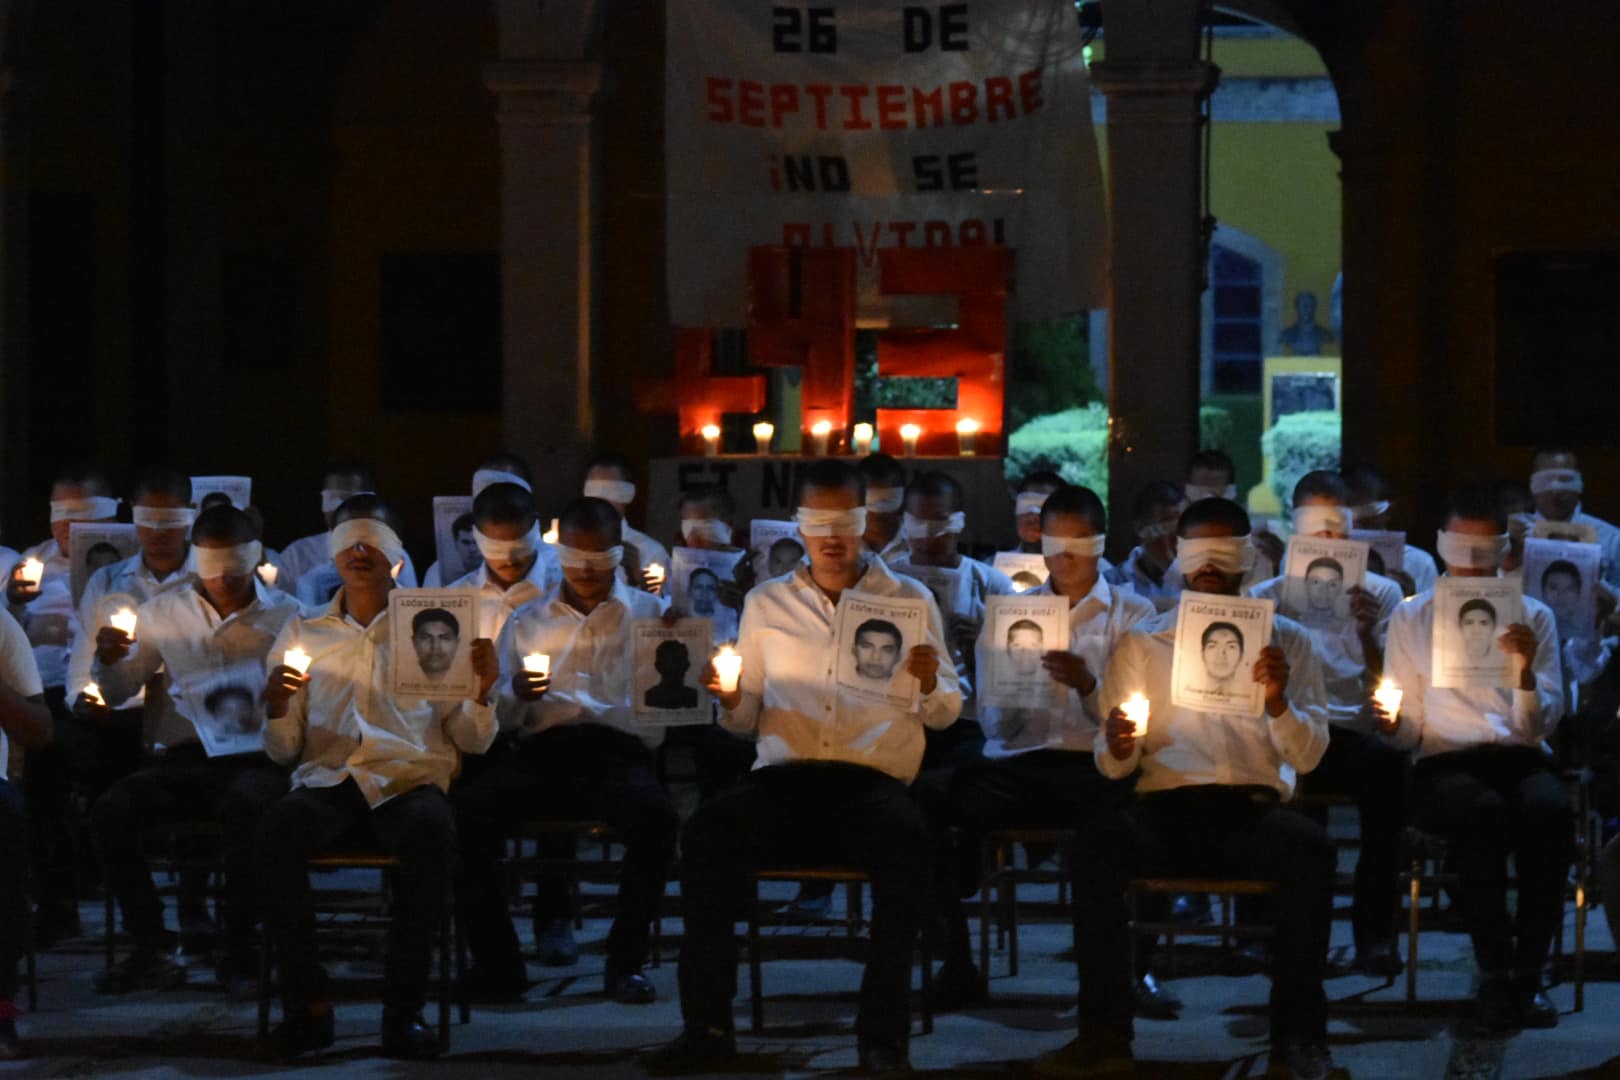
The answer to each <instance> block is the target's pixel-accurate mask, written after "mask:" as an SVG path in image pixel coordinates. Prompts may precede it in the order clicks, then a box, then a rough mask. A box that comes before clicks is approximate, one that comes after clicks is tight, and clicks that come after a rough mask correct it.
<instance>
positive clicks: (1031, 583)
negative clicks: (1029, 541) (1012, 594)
mask: <svg viewBox="0 0 1620 1080" xmlns="http://www.w3.org/2000/svg"><path fill="white" fill-rule="evenodd" d="M991 565H992V566H994V567H995V568H996V569H997V570H1000V571H1001V572H1002V573H1003V574H1006V575H1007V576H1008V577H1009V578H1011V579H1012V583H1013V588H1015V589H1017V590H1018V591H1019V592H1021V593H1025V592H1029V591H1030V590H1031V589H1038V588H1040V587H1041V586H1042V585H1045V584H1046V579H1047V578H1048V577H1050V576H1051V573H1052V572H1051V571H1050V570H1048V569H1047V568H1046V557H1045V556H1044V555H1028V554H1025V553H1024V552H1022V551H999V552H997V553H996V558H995V561H994V562H993V563H991Z"/></svg>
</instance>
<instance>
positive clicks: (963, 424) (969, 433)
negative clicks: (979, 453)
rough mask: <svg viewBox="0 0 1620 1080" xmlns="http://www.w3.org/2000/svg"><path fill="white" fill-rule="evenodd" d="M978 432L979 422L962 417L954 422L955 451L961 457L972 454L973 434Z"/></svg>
mask: <svg viewBox="0 0 1620 1080" xmlns="http://www.w3.org/2000/svg"><path fill="white" fill-rule="evenodd" d="M978 434H979V422H978V421H977V420H973V419H970V418H966V417H964V418H963V419H961V420H958V421H957V422H956V452H957V453H958V454H961V455H962V456H963V457H972V456H973V444H974V436H976V435H978Z"/></svg>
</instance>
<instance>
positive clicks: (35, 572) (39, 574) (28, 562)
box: [21, 557, 45, 589]
mask: <svg viewBox="0 0 1620 1080" xmlns="http://www.w3.org/2000/svg"><path fill="white" fill-rule="evenodd" d="M44 576H45V564H44V563H42V562H40V561H39V560H38V559H35V558H32V557H30V558H27V559H24V560H23V564H22V571H21V577H22V579H23V581H25V582H27V583H28V584H29V585H32V586H34V587H35V588H36V589H37V588H38V587H39V583H40V579H42V578H43V577H44Z"/></svg>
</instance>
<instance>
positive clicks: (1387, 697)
mask: <svg viewBox="0 0 1620 1080" xmlns="http://www.w3.org/2000/svg"><path fill="white" fill-rule="evenodd" d="M1373 700H1374V701H1376V702H1378V707H1379V708H1380V709H1383V710H1384V712H1385V713H1387V714H1388V715H1389V716H1390V718H1391V719H1393V718H1394V717H1395V716H1396V715H1397V714H1398V713H1400V711H1401V688H1400V687H1398V686H1396V685H1395V680H1394V679H1385V680H1384V681H1383V682H1380V683H1379V684H1378V689H1377V690H1374V691H1373Z"/></svg>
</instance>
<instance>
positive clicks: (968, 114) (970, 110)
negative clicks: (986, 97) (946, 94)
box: [950, 82, 979, 127]
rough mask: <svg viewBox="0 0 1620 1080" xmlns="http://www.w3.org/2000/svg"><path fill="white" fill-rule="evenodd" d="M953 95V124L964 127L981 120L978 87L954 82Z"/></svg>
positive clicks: (951, 87)
mask: <svg viewBox="0 0 1620 1080" xmlns="http://www.w3.org/2000/svg"><path fill="white" fill-rule="evenodd" d="M950 93H951V123H953V124H955V125H957V126H958V127H964V126H966V125H968V124H971V123H973V122H974V121H975V120H977V119H978V118H979V106H978V87H976V86H974V85H973V84H972V83H970V82H953V83H951V86H950Z"/></svg>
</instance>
